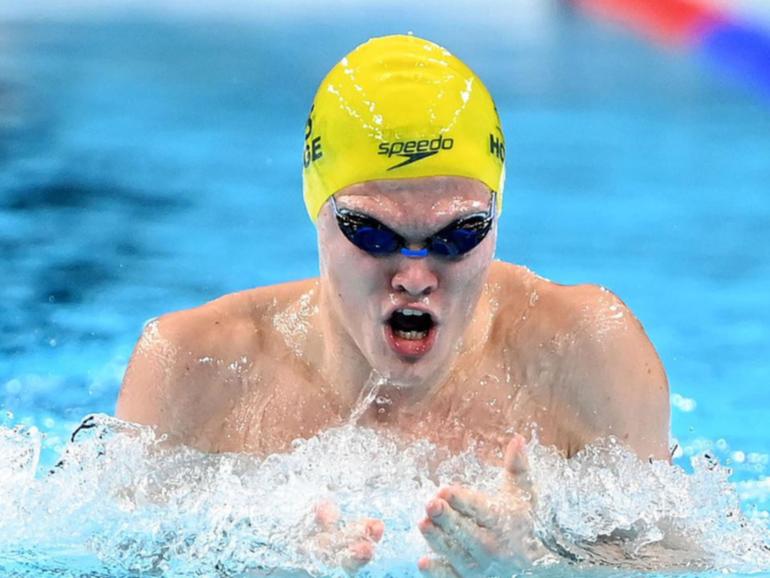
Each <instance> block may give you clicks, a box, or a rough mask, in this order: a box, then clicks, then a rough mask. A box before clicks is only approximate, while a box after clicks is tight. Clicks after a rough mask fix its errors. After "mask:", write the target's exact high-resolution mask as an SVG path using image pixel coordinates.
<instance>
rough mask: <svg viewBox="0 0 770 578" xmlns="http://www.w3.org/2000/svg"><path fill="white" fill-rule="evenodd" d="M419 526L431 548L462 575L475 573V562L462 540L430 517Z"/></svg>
mask: <svg viewBox="0 0 770 578" xmlns="http://www.w3.org/2000/svg"><path fill="white" fill-rule="evenodd" d="M417 527H418V528H419V529H420V532H422V535H423V538H425V541H426V542H427V543H428V546H430V548H431V550H433V551H434V552H435V553H436V554H438V555H439V556H441V557H442V558H444V559H445V560H446V561H447V562H449V564H451V566H452V567H453V568H454V569H455V570H456V572H457V573H459V574H460V575H461V576H468V575H473V574H474V567H475V564H474V562H473V560H472V559H471V557H470V555H469V554H468V552H467V551H466V550H465V549H464V548H463V546H462V544H461V543H460V542H458V541H457V540H456V539H455V538H453V537H452V536H449V535H448V534H447V533H446V532H445V531H444V530H442V529H441V528H440V527H439V526H437V525H436V524H435V523H434V522H433V521H432V520H431V519H429V518H426V519H424V520H422V521H420V523H419V524H418V525H417Z"/></svg>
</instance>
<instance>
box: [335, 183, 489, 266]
mask: <svg viewBox="0 0 770 578" xmlns="http://www.w3.org/2000/svg"><path fill="white" fill-rule="evenodd" d="M495 197H496V193H495V192H494V191H492V204H491V206H490V207H489V210H488V211H485V212H483V213H473V214H471V215H466V216H464V217H461V218H459V219H457V220H456V221H453V222H452V223H450V224H449V225H447V226H446V227H444V228H443V229H441V230H440V231H438V232H437V233H434V234H433V235H431V236H430V237H428V238H427V239H425V241H424V242H423V243H422V245H423V247H422V248H421V249H410V248H408V247H407V241H406V240H405V239H404V238H403V237H402V236H401V235H399V234H398V233H396V232H395V231H393V230H392V229H390V228H389V227H386V226H385V225H383V224H382V223H381V222H380V221H378V220H377V219H375V218H374V217H370V216H369V215H365V214H364V213H359V212H357V211H353V210H351V209H344V208H343V209H340V208H338V207H337V202H336V201H335V200H334V196H332V197H331V203H332V208H333V209H334V216H335V217H337V224H338V225H339V227H340V230H341V231H342V234H343V235H345V237H347V239H348V241H350V242H351V243H353V244H354V245H355V246H356V247H358V248H359V249H361V250H362V251H366V252H367V253H369V254H370V255H374V256H375V257H383V256H386V255H392V254H393V253H396V252H399V253H401V254H402V255H405V256H406V257H411V258H414V259H420V258H422V257H427V256H428V254H432V255H436V256H438V257H443V258H446V259H452V258H454V257H459V256H460V255H464V254H466V253H468V252H469V251H471V250H473V249H474V248H475V247H476V246H477V245H479V243H481V242H482V241H483V240H484V237H486V236H487V234H488V233H489V231H490V229H491V228H492V222H493V221H494V219H495V208H496V205H497V202H496V198H495Z"/></svg>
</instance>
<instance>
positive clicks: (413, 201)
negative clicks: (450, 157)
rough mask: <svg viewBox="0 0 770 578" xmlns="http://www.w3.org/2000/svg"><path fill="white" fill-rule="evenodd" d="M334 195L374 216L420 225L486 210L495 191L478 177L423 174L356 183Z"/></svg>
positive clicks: (339, 199) (348, 204)
mask: <svg viewBox="0 0 770 578" xmlns="http://www.w3.org/2000/svg"><path fill="white" fill-rule="evenodd" d="M334 197H335V198H336V199H337V200H338V201H340V202H343V203H344V204H345V205H346V206H348V207H351V208H355V209H358V210H361V211H365V212H366V213H368V214H370V215H372V216H374V217H382V218H383V219H388V220H390V219H396V220H398V222H400V223H404V224H407V223H408V224H412V223H414V224H415V225H418V224H421V223H426V224H430V223H434V222H441V221H444V220H447V219H449V220H451V218H452V217H453V216H456V215H462V214H465V213H468V212H469V211H486V210H487V209H488V208H489V202H490V198H491V192H490V190H489V188H488V187H487V186H486V185H485V184H484V183H482V182H481V181H477V180H476V179H470V178H466V177H421V178H410V179H383V180H376V181H367V182H364V183H356V184H355V185H351V186H349V187H345V188H344V189H342V190H341V191H339V192H337V193H336V194H335V195H334Z"/></svg>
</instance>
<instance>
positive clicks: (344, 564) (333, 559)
mask: <svg viewBox="0 0 770 578" xmlns="http://www.w3.org/2000/svg"><path fill="white" fill-rule="evenodd" d="M313 513H314V519H315V523H316V525H317V526H318V532H317V533H316V534H315V535H314V536H313V537H312V540H311V544H310V548H311V551H313V552H314V553H315V555H316V556H319V557H320V558H321V559H322V560H326V561H327V562H326V563H330V564H335V565H337V566H339V567H341V568H343V569H344V570H345V571H347V572H349V573H354V572H356V571H357V570H359V569H360V568H361V567H362V566H365V565H366V564H368V563H369V562H370V561H371V560H372V558H374V551H375V544H376V543H377V542H379V541H380V540H381V539H382V536H383V533H384V531H385V525H384V524H383V523H382V521H381V520H376V519H374V518H363V519H361V520H358V521H356V522H354V523H351V524H348V525H344V524H342V523H341V515H340V510H339V508H338V507H337V505H336V504H335V503H334V502H331V501H324V502H320V503H318V504H317V505H316V506H315V508H314V511H313Z"/></svg>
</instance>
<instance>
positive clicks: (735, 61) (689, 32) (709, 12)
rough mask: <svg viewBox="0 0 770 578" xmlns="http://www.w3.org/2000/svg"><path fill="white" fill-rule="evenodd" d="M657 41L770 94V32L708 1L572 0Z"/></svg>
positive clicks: (765, 94) (594, 12) (761, 91)
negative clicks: (678, 49) (693, 56)
mask: <svg viewBox="0 0 770 578" xmlns="http://www.w3.org/2000/svg"><path fill="white" fill-rule="evenodd" d="M572 1H573V2H574V4H576V5H577V6H579V7H581V8H583V9H585V10H586V11H588V12H591V13H593V14H595V15H596V16H599V17H601V18H604V19H606V20H611V21H615V22H618V23H620V24H624V25H626V26H628V27H630V28H632V29H634V30H637V31H638V32H641V33H642V34H644V35H645V36H648V37H649V38H651V39H652V40H654V41H656V42H658V43H661V44H665V45H668V46H675V47H678V48H683V49H686V50H688V51H690V52H692V53H694V54H695V55H697V56H698V57H700V58H701V59H702V60H703V61H705V62H706V63H708V64H709V65H711V66H712V67H714V68H715V69H717V70H718V71H720V72H721V73H723V74H725V75H727V76H730V77H732V78H734V79H737V80H739V81H741V82H742V83H743V84H744V85H747V86H749V87H751V88H753V89H755V90H758V91H759V93H760V94H762V95H763V96H765V97H770V31H768V30H766V29H764V28H762V27H761V26H758V25H756V24H752V23H751V22H747V21H745V20H743V19H741V18H740V17H738V16H734V15H732V14H730V13H729V12H728V11H726V10H721V9H719V8H717V7H715V6H712V5H710V4H708V3H707V0H700V1H698V0H572Z"/></svg>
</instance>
